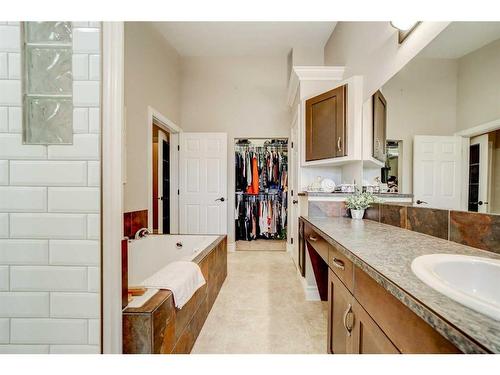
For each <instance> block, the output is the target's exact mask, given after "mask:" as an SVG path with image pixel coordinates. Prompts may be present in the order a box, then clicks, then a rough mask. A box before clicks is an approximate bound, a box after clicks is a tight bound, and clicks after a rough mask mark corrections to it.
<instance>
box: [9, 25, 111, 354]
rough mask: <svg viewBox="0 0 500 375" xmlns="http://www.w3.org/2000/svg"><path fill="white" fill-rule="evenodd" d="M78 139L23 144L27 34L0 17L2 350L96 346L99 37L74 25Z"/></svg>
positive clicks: (87, 349) (89, 349) (96, 29)
mask: <svg viewBox="0 0 500 375" xmlns="http://www.w3.org/2000/svg"><path fill="white" fill-rule="evenodd" d="M73 33H74V37H73V73H74V75H73V79H74V84H73V95H74V110H73V133H74V144H73V145H52V146H40V145H23V143H22V135H21V133H22V107H21V58H20V57H21V56H20V51H21V39H20V38H21V33H20V25H19V23H1V24H0V353H99V352H100V346H99V345H100V341H101V340H100V315H99V314H100V243H99V238H100V201H99V199H100V198H99V196H100V194H99V190H100V189H99V186H100V181H99V176H100V127H101V126H100V108H99V107H100V96H101V95H100V78H101V77H100V70H101V68H100V64H101V58H100V55H101V52H100V38H101V36H100V34H101V28H100V24H99V23H94V22H92V23H91V22H75V23H73Z"/></svg>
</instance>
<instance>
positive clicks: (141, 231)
mask: <svg viewBox="0 0 500 375" xmlns="http://www.w3.org/2000/svg"><path fill="white" fill-rule="evenodd" d="M149 234H151V232H150V231H149V229H148V228H141V229H139V230H138V231H137V232H135V235H134V240H138V239H140V238H144V237H146V236H148V235H149Z"/></svg>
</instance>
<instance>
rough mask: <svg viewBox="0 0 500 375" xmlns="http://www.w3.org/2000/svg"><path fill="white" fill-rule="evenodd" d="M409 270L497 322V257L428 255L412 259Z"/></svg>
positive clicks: (499, 282) (499, 294) (499, 274)
mask: <svg viewBox="0 0 500 375" xmlns="http://www.w3.org/2000/svg"><path fill="white" fill-rule="evenodd" d="M411 270H412V271H413V273H414V274H415V275H416V276H417V277H418V278H419V279H420V280H422V281H423V282H424V283H426V284H427V285H429V286H430V287H431V288H433V289H435V290H437V291H438V292H440V293H442V294H444V295H445V296H447V297H450V298H451V299H453V300H455V301H457V302H458V303H461V304H462V305H465V306H467V307H469V308H471V309H473V310H476V311H478V312H480V313H482V314H485V315H487V316H489V317H490V318H493V319H495V320H499V321H500V260H495V259H489V258H481V257H473V256H467V255H454V254H430V255H422V256H420V257H418V258H415V259H414V260H413V262H412V263H411Z"/></svg>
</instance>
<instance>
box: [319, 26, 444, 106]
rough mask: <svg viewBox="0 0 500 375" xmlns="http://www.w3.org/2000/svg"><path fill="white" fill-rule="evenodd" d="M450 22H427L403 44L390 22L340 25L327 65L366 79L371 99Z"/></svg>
mask: <svg viewBox="0 0 500 375" xmlns="http://www.w3.org/2000/svg"><path fill="white" fill-rule="evenodd" d="M448 24H449V22H423V23H422V24H421V25H419V26H418V27H417V28H416V29H415V31H414V32H413V33H412V34H411V35H410V36H409V37H408V39H407V40H406V41H405V42H404V43H403V44H401V45H400V44H398V39H397V38H398V36H397V31H396V30H395V29H394V28H393V27H392V26H390V24H389V22H339V23H337V26H336V27H335V30H334V31H333V33H332V35H331V36H330V39H329V40H328V42H327V43H326V45H325V65H343V66H345V67H346V76H351V75H363V76H364V79H365V81H364V90H363V91H364V99H365V100H366V99H368V98H369V97H370V96H371V95H372V94H373V93H374V92H375V91H377V90H378V89H379V88H380V87H381V86H382V85H383V84H384V83H386V82H387V81H388V80H389V79H390V78H391V77H392V76H393V75H394V74H395V73H397V72H398V71H399V70H401V68H402V67H403V66H405V65H406V64H407V63H408V62H409V61H410V60H411V59H412V58H413V57H414V56H416V55H417V54H418V53H419V52H420V51H421V50H422V48H424V47H425V46H426V45H427V44H428V43H429V42H430V41H431V40H433V39H434V38H435V37H436V36H437V35H438V34H439V33H440V32H441V31H442V30H444V28H445V27H446V26H448Z"/></svg>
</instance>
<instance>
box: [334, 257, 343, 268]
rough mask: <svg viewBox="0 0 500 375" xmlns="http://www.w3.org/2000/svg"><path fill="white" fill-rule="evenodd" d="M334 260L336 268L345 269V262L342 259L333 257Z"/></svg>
mask: <svg viewBox="0 0 500 375" xmlns="http://www.w3.org/2000/svg"><path fill="white" fill-rule="evenodd" d="M332 262H333V266H334V267H335V268H338V269H341V270H342V271H343V270H344V269H345V266H344V262H342V261H341V260H340V259H337V258H333V260H332Z"/></svg>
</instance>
